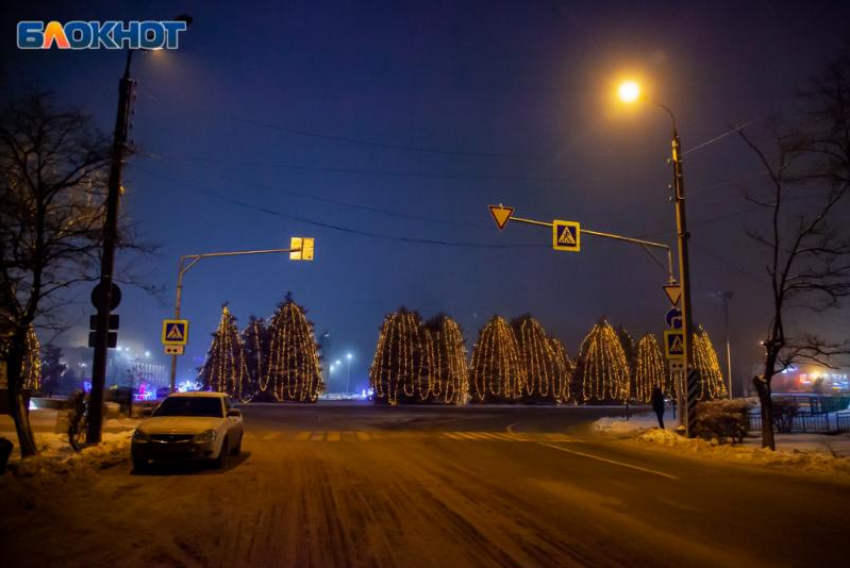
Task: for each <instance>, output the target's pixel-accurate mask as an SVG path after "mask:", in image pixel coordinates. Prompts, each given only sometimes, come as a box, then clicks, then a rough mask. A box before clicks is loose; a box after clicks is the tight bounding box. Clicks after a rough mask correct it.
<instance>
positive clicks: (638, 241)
mask: <svg viewBox="0 0 850 568" xmlns="http://www.w3.org/2000/svg"><path fill="white" fill-rule="evenodd" d="M581 233H582V234H583V235H594V236H596V237H605V238H606V239H615V240H618V241H626V242H628V243H635V244H638V245H642V246H645V247H655V248H661V249H667V250H669V249H670V247H669V246H668V245H665V244H664V243H655V242H652V241H645V240H643V239H635V238H632V237H624V236H622V235H614V234H612V233H601V232H599V231H590V230H588V229H584V228H583V229H582V230H581Z"/></svg>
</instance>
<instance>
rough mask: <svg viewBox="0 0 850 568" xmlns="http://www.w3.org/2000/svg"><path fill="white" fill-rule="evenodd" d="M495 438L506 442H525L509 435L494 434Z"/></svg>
mask: <svg viewBox="0 0 850 568" xmlns="http://www.w3.org/2000/svg"><path fill="white" fill-rule="evenodd" d="M493 436H497V437H498V438H499V439H500V440H505V441H506V442H523V441H525V440H520V439H518V438H516V437H511V436H509V435H507V434H501V433H498V432H494V433H493Z"/></svg>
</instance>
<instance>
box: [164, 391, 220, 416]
mask: <svg viewBox="0 0 850 568" xmlns="http://www.w3.org/2000/svg"><path fill="white" fill-rule="evenodd" d="M153 415H154V416H210V417H213V418H223V417H224V412H223V411H222V409H221V399H220V398H207V397H197V396H172V397H168V398H166V399H165V400H163V401H162V404H160V405H159V408H157V409H156V411H155V412H154V413H153Z"/></svg>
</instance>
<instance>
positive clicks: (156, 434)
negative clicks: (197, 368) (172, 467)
mask: <svg viewBox="0 0 850 568" xmlns="http://www.w3.org/2000/svg"><path fill="white" fill-rule="evenodd" d="M243 434H244V429H243V425H242V413H241V412H239V411H238V410H236V409H235V408H232V405H231V402H230V398H229V397H228V396H227V394H225V393H219V392H201V391H198V392H186V393H177V394H172V395H169V396H168V397H167V398H166V399H165V400H163V401H162V402H161V403H160V404H159V406H157V407H156V409H155V410H154V411H153V413H152V414H151V417H150V418H148V419H147V420H145V421H144V422H142V423H141V424H139V426H138V427H137V428H136V431H135V432H133V442H132V446H131V448H132V450H131V451H132V454H133V468H134V469H135V470H136V471H142V470H144V469H145V468H146V467H147V466H148V463H149V462H150V461H151V460H153V461H176V460H208V461H211V462H213V464H214V465H215V466H217V467H221V466H223V465H224V461H225V459H226V457H227V455H228V454H229V455H233V456H238V455H239V453H240V452H241V451H242V435H243Z"/></svg>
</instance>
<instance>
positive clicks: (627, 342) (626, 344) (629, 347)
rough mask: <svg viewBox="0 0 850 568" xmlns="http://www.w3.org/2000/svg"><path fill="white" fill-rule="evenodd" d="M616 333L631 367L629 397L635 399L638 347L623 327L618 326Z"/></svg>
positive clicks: (615, 329)
mask: <svg viewBox="0 0 850 568" xmlns="http://www.w3.org/2000/svg"><path fill="white" fill-rule="evenodd" d="M614 331H615V332H616V334H617V337H618V338H620V346H621V347H622V348H623V354H624V355H625V356H626V362H627V363H628V367H629V389H628V397H629V398H634V397H635V392H636V386H635V369H636V368H637V345H636V344H635V340H634V338H633V337H632V334H631V333H629V332H628V330H627V329H626V328H625V327H623V326H622V325H618V326H617V327H616V328H614Z"/></svg>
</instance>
